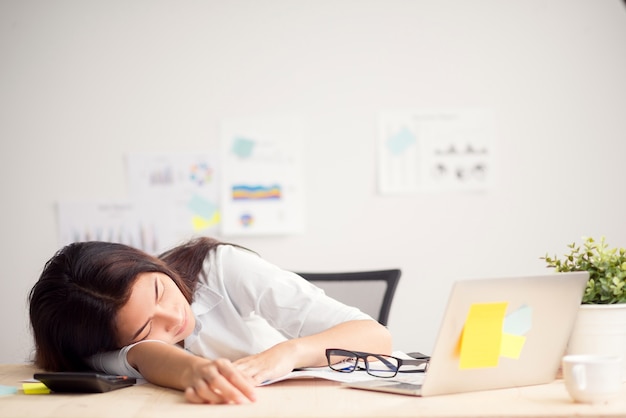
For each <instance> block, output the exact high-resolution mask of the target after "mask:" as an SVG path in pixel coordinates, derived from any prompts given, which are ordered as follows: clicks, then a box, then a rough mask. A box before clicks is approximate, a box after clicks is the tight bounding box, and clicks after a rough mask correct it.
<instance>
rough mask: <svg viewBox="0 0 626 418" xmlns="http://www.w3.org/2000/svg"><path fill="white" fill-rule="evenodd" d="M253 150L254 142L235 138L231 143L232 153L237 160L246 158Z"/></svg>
mask: <svg viewBox="0 0 626 418" xmlns="http://www.w3.org/2000/svg"><path fill="white" fill-rule="evenodd" d="M253 150H254V141H253V140H251V139H247V138H242V137H237V138H235V140H234V141H233V147H232V152H233V154H235V155H236V156H237V157H239V158H248V157H250V156H251V155H252V151H253Z"/></svg>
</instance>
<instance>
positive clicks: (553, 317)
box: [343, 272, 589, 396]
mask: <svg viewBox="0 0 626 418" xmlns="http://www.w3.org/2000/svg"><path fill="white" fill-rule="evenodd" d="M588 279H589V274H588V273H587V272H572V273H551V274H547V275H542V276H527V277H512V278H496V279H477V280H463V281H457V282H456V283H455V284H454V285H453V287H452V291H451V293H450V298H449V300H448V305H447V307H446V311H445V313H444V316H443V321H442V324H441V327H440V329H439V335H438V337H437V340H436V343H435V347H434V350H433V353H432V355H431V359H430V364H429V365H428V369H427V371H426V373H423V374H422V376H423V378H422V379H421V380H422V381H421V382H417V381H414V382H407V381H406V379H405V378H406V376H408V375H409V374H408V373H407V374H406V375H405V376H403V374H402V373H398V375H397V376H396V378H393V379H375V380H366V381H361V382H349V383H344V384H343V385H344V386H347V387H350V388H356V389H367V390H375V391H382V392H392V393H399V394H404V395H414V396H433V395H442V394H450V393H461V392H470V391H478V390H487V389H499V388H507V387H517V386H528V385H536V384H543V383H548V382H551V381H553V380H554V379H555V377H556V374H557V371H558V368H559V366H560V363H561V358H562V356H563V354H564V353H565V349H566V346H567V341H568V339H569V335H570V332H571V330H572V327H573V325H574V321H575V320H576V314H577V312H578V308H579V306H580V303H581V300H582V296H583V292H584V290H585V286H586V283H587V280H588Z"/></svg>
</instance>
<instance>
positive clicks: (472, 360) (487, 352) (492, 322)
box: [459, 302, 508, 369]
mask: <svg viewBox="0 0 626 418" xmlns="http://www.w3.org/2000/svg"><path fill="white" fill-rule="evenodd" d="M507 305H508V303H507V302H496V303H475V304H473V305H471V306H470V309H469V312H468V314H467V319H466V320H465V326H464V328H463V334H462V336H461V343H460V347H459V349H460V353H459V355H460V359H459V368H461V369H478V368H483V367H496V366H497V365H498V362H499V360H500V353H501V350H502V324H503V323H504V314H505V313H506V308H507Z"/></svg>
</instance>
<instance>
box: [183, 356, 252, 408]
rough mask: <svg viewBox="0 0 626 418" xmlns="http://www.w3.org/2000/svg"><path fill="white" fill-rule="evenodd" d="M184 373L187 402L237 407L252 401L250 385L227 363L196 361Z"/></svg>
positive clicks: (222, 360) (247, 380) (239, 372)
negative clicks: (236, 405)
mask: <svg viewBox="0 0 626 418" xmlns="http://www.w3.org/2000/svg"><path fill="white" fill-rule="evenodd" d="M202 360H204V359H202ZM187 373H188V376H186V379H188V382H189V383H188V386H187V387H186V389H185V399H187V401H189V402H192V403H210V404H222V403H235V404H241V403H247V402H251V401H254V400H255V396H254V382H253V381H252V380H251V379H250V378H248V377H247V376H246V375H244V374H243V373H242V372H241V371H239V370H238V369H237V368H236V367H235V366H234V365H233V364H232V363H231V362H230V361H229V360H225V359H218V360H214V361H211V360H204V361H200V362H197V364H194V365H193V366H192V367H191V369H190V370H188V371H187Z"/></svg>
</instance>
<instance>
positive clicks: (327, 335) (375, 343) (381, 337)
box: [285, 320, 392, 367]
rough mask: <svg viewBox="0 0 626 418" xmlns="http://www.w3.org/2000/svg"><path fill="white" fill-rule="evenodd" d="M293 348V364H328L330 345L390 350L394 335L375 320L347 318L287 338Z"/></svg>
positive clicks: (367, 349)
mask: <svg viewBox="0 0 626 418" xmlns="http://www.w3.org/2000/svg"><path fill="white" fill-rule="evenodd" d="M285 344H287V345H289V346H290V348H291V349H292V350H294V352H295V353H297V355H296V364H295V366H294V367H315V366H325V365H326V363H327V362H326V356H325V352H326V349H327V348H344V349H347V350H356V351H366V352H370V353H376V354H391V350H392V339H391V333H390V332H389V330H388V329H387V328H385V327H384V326H382V325H381V324H380V323H378V322H376V321H373V320H357V321H348V322H344V323H342V324H339V325H336V326H334V327H332V328H329V329H328V330H326V331H323V332H320V333H318V334H314V335H310V336H307V337H302V338H296V339H293V340H290V341H287V342H285Z"/></svg>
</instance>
